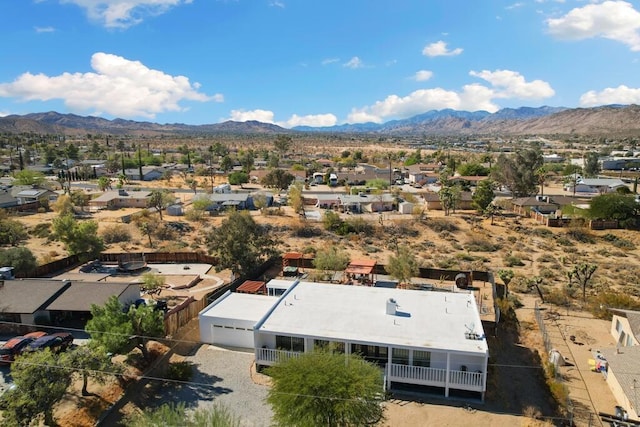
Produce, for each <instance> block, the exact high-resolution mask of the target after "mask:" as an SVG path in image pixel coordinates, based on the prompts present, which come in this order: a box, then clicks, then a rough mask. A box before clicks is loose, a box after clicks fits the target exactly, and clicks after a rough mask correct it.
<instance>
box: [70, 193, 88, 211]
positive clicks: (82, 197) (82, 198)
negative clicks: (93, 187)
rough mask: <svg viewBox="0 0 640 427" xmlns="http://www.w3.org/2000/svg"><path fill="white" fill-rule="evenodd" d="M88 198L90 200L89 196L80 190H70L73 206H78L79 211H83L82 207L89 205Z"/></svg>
mask: <svg viewBox="0 0 640 427" xmlns="http://www.w3.org/2000/svg"><path fill="white" fill-rule="evenodd" d="M89 200H91V196H90V195H89V194H87V193H85V192H84V191H82V190H77V191H72V192H71V201H72V202H73V204H74V206H78V207H80V210H81V211H84V207H85V206H88V205H89Z"/></svg>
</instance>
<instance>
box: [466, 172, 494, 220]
mask: <svg viewBox="0 0 640 427" xmlns="http://www.w3.org/2000/svg"><path fill="white" fill-rule="evenodd" d="M493 188H494V183H493V181H491V180H490V179H485V180H482V181H480V182H479V183H478V186H477V187H476V191H475V192H474V193H473V196H471V199H472V205H473V207H474V208H476V209H477V210H478V212H480V213H484V212H485V211H486V209H487V206H489V205H490V204H491V202H492V201H493V199H494V198H495V193H494V192H493Z"/></svg>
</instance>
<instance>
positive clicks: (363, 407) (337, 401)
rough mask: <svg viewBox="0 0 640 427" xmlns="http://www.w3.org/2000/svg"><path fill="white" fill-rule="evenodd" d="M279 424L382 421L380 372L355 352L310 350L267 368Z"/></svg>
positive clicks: (352, 423)
mask: <svg viewBox="0 0 640 427" xmlns="http://www.w3.org/2000/svg"><path fill="white" fill-rule="evenodd" d="M267 373H268V375H269V376H271V379H272V381H273V385H272V387H271V389H270V390H269V392H268V396H267V402H268V403H269V404H271V407H272V409H273V413H274V420H275V422H276V424H277V425H281V426H310V427H311V426H328V427H333V426H362V425H368V424H375V423H377V422H378V421H379V420H381V419H382V416H383V408H382V406H381V403H382V402H381V401H382V397H381V395H382V375H381V374H380V370H379V369H378V368H377V367H376V366H375V365H372V364H370V363H369V362H367V361H365V360H364V359H362V358H361V357H360V356H358V355H356V354H349V355H345V354H341V353H334V352H331V351H314V352H310V353H304V354H301V355H300V357H291V358H286V359H284V360H283V361H281V362H280V363H278V364H277V365H275V366H273V367H271V368H269V369H267Z"/></svg>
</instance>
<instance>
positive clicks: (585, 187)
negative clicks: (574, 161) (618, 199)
mask: <svg viewBox="0 0 640 427" xmlns="http://www.w3.org/2000/svg"><path fill="white" fill-rule="evenodd" d="M626 185H627V184H625V183H624V182H623V181H622V180H620V179H617V178H582V179H578V181H577V182H576V184H575V192H576V193H596V194H605V193H611V192H614V191H616V190H617V189H618V188H620V187H626ZM565 190H568V191H573V185H572V184H569V185H568V186H566V187H565Z"/></svg>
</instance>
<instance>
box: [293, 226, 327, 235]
mask: <svg viewBox="0 0 640 427" xmlns="http://www.w3.org/2000/svg"><path fill="white" fill-rule="evenodd" d="M292 233H293V235H294V236H296V237H319V236H322V234H323V232H322V230H321V229H320V228H318V227H314V226H313V225H311V224H301V225H298V226H295V227H293V230H292Z"/></svg>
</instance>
